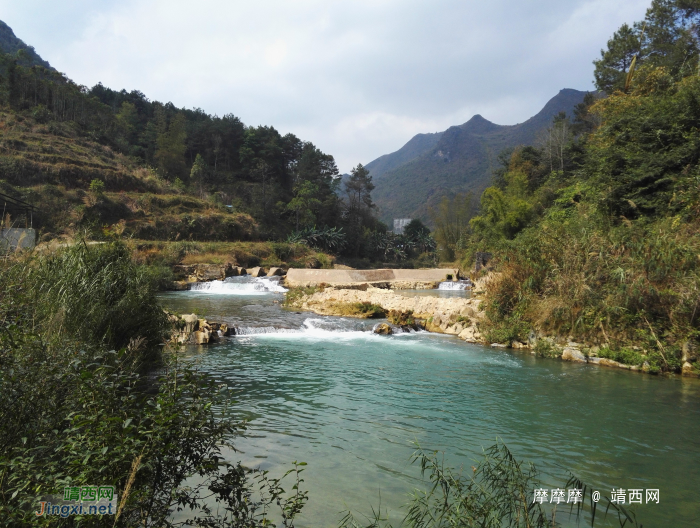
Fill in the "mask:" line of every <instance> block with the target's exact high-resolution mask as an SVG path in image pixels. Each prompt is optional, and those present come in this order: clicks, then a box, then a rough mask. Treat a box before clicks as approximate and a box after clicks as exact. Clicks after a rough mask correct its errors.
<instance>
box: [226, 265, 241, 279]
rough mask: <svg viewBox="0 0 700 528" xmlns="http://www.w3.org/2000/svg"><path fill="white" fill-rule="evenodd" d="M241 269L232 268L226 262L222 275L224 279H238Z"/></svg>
mask: <svg viewBox="0 0 700 528" xmlns="http://www.w3.org/2000/svg"><path fill="white" fill-rule="evenodd" d="M241 269H243V268H240V267H238V266H234V265H233V264H231V263H230V262H228V263H227V264H226V266H225V267H224V275H225V276H226V277H238V276H239V275H240V274H241Z"/></svg>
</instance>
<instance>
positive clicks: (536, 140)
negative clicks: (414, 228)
mask: <svg viewBox="0 0 700 528" xmlns="http://www.w3.org/2000/svg"><path fill="white" fill-rule="evenodd" d="M585 94H586V92H581V91H578V90H572V89H565V90H561V91H560V92H559V93H558V94H557V95H556V96H554V97H553V98H552V99H550V100H549V102H548V103H547V104H546V105H545V106H544V107H543V108H542V110H540V111H539V112H538V113H537V114H536V115H535V116H533V117H531V118H530V119H528V120H527V121H525V122H523V123H520V124H517V125H512V126H502V125H497V124H495V123H492V122H490V121H489V120H487V119H485V118H483V117H482V116H481V115H475V116H474V117H472V118H471V119H470V120H469V121H467V122H466V123H464V124H462V125H459V126H453V127H450V128H448V129H447V130H445V131H444V132H440V133H437V134H418V135H417V136H415V137H414V138H412V139H411V140H410V141H409V142H408V143H406V145H404V146H403V147H402V148H401V149H399V150H398V151H396V152H394V153H392V154H387V155H385V156H382V157H380V158H378V159H376V160H374V161H372V162H371V163H368V164H367V169H368V170H369V171H370V173H371V175H372V177H373V180H374V183H375V186H376V189H375V191H374V199H375V201H376V203H377V206H378V208H379V213H380V217H381V219H382V220H383V221H384V222H386V223H389V224H390V223H391V221H392V218H399V217H401V218H403V217H408V218H421V219H422V220H424V221H426V220H429V218H430V214H429V211H430V209H431V208H435V207H436V206H437V204H438V203H439V202H440V200H441V199H442V198H443V197H444V196H454V195H455V194H457V193H464V192H469V191H471V192H472V193H474V194H475V195H477V196H478V194H480V193H481V191H483V190H484V189H485V188H486V187H487V186H488V184H489V181H490V177H491V172H492V170H493V168H494V167H495V166H496V165H497V164H498V156H499V154H500V153H502V152H503V151H504V149H508V148H514V147H516V146H518V145H535V144H540V145H542V144H544V143H552V139H553V138H552V137H551V135H550V134H549V128H550V126H551V124H552V119H553V118H554V117H555V116H557V115H559V114H560V113H562V112H563V113H564V114H566V115H568V116H569V117H572V116H573V112H574V108H575V107H576V105H578V104H580V103H581V102H582V101H583V98H584V96H585Z"/></svg>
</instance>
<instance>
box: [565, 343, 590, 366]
mask: <svg viewBox="0 0 700 528" xmlns="http://www.w3.org/2000/svg"><path fill="white" fill-rule="evenodd" d="M561 358H562V359H563V360H564V361H573V362H574V363H586V362H587V361H586V356H584V355H583V353H582V352H581V351H580V350H579V349H577V348H573V347H565V348H564V351H563V352H562V354H561Z"/></svg>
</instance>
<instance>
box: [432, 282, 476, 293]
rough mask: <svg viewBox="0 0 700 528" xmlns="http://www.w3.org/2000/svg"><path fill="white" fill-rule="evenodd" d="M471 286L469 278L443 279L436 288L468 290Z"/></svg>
mask: <svg viewBox="0 0 700 528" xmlns="http://www.w3.org/2000/svg"><path fill="white" fill-rule="evenodd" d="M471 287H472V283H471V281H469V280H460V281H445V282H441V283H440V285H439V286H438V290H452V291H454V290H469V289H471Z"/></svg>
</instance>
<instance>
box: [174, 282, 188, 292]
mask: <svg viewBox="0 0 700 528" xmlns="http://www.w3.org/2000/svg"><path fill="white" fill-rule="evenodd" d="M170 289H171V290H173V291H185V290H189V289H190V283H189V282H187V281H184V280H181V281H172V282H171V283H170Z"/></svg>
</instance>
